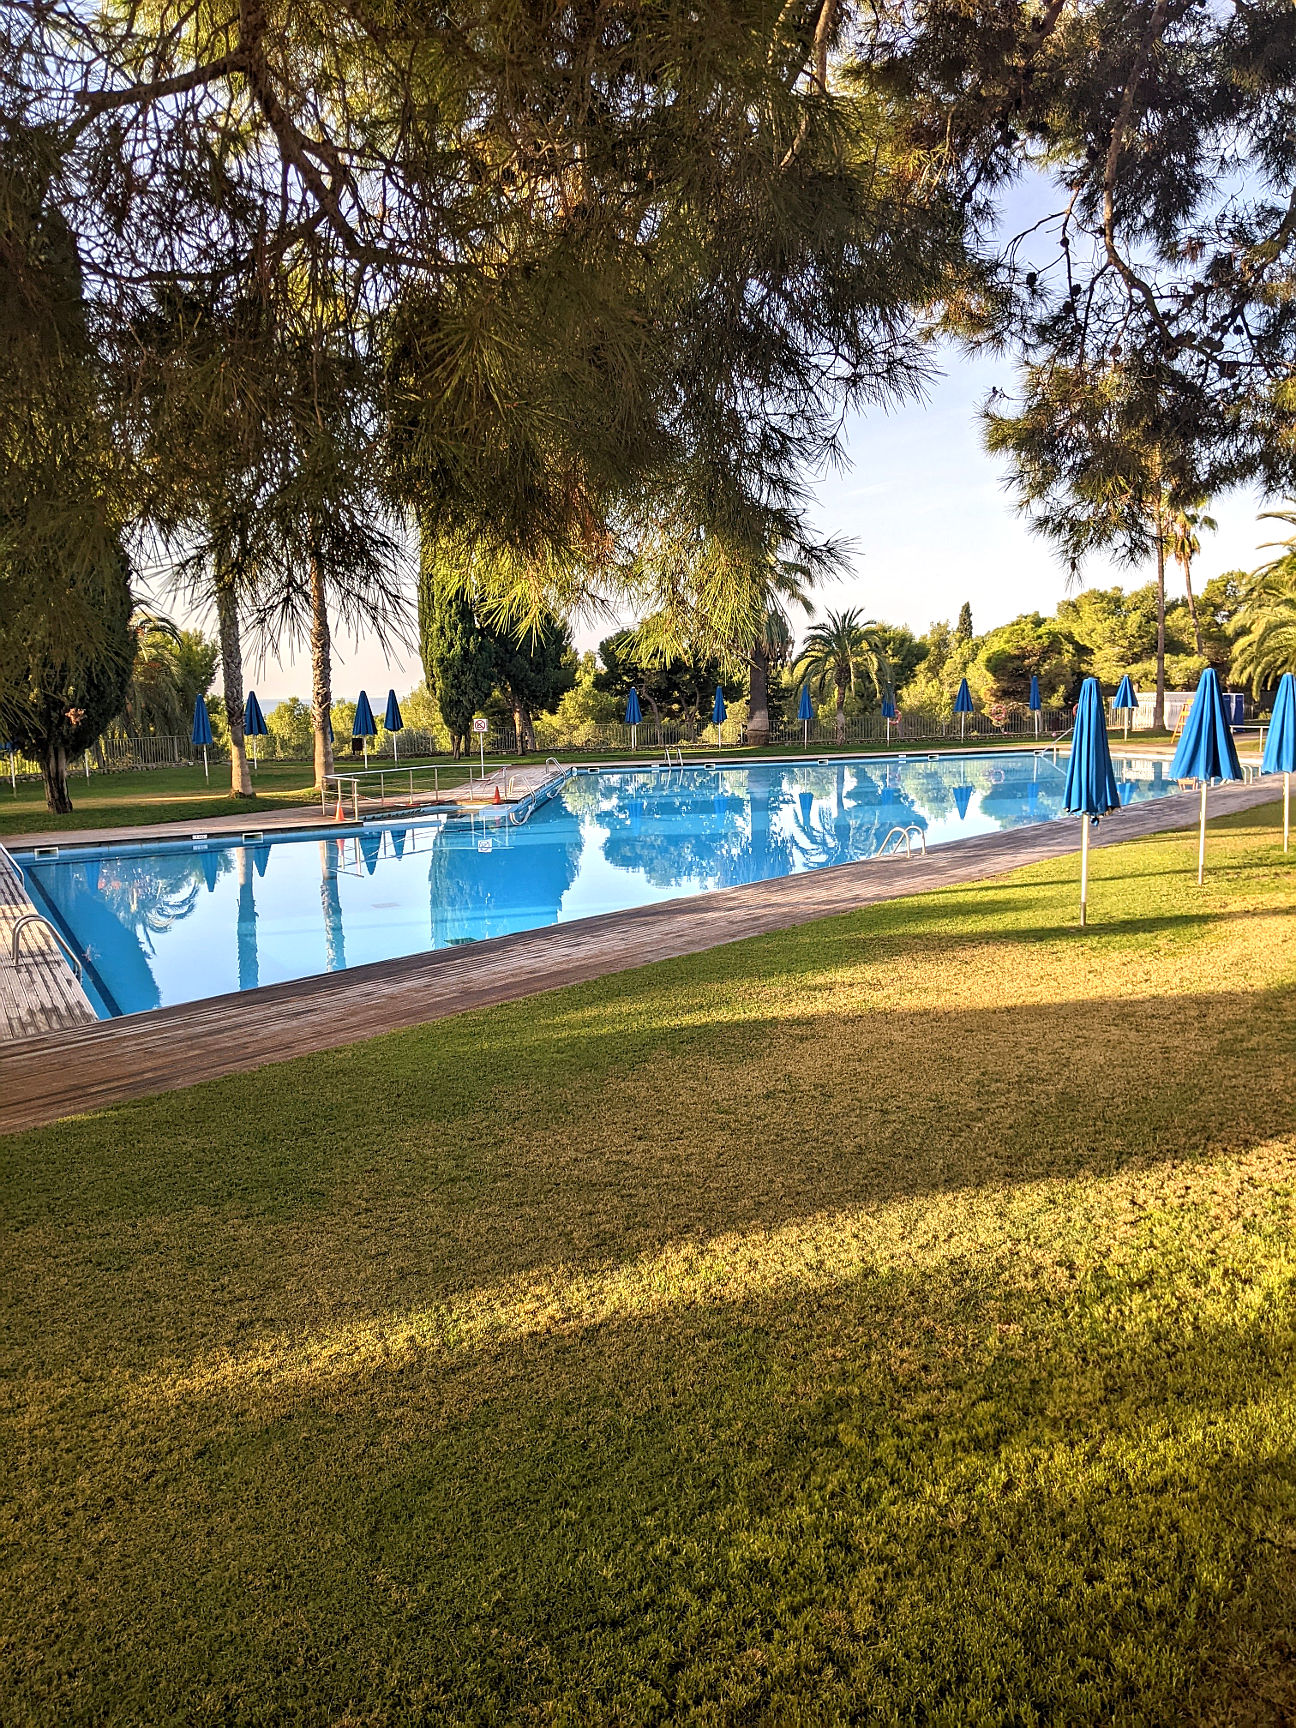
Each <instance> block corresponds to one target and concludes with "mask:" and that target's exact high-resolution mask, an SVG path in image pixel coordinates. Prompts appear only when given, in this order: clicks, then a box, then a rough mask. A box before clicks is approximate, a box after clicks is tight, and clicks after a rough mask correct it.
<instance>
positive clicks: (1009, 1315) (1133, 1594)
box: [0, 808, 1296, 1724]
mask: <svg viewBox="0 0 1296 1728" xmlns="http://www.w3.org/2000/svg"><path fill="white" fill-rule="evenodd" d="M1274 836H1275V827H1274V811H1273V809H1272V808H1271V809H1268V810H1265V809H1262V810H1258V811H1253V812H1249V813H1247V814H1245V815H1244V816H1241V817H1236V818H1230V819H1228V820H1227V821H1225V822H1223V823H1215V824H1212V838H1211V854H1210V860H1211V876H1210V879H1209V882H1208V886H1207V888H1206V889H1205V890H1204V891H1199V890H1197V889H1196V887H1195V884H1194V883H1193V881H1192V879H1191V875H1190V870H1191V867H1192V864H1193V862H1194V856H1195V854H1194V841H1193V838H1192V836H1190V835H1173V836H1169V837H1166V838H1162V839H1158V840H1154V841H1149V842H1144V843H1132V844H1128V845H1124V846H1119V847H1115V848H1112V849H1110V850H1104V851H1101V852H1098V853H1096V854H1095V855H1094V857H1093V860H1092V870H1093V883H1092V888H1091V906H1092V908H1093V912H1094V915H1095V917H1097V918H1099V919H1100V920H1101V922H1100V923H1098V924H1097V925H1095V926H1094V927H1093V928H1092V929H1091V931H1090V932H1089V933H1088V935H1087V936H1083V937H1082V936H1080V935H1079V933H1078V932H1076V931H1075V930H1074V929H1073V928H1072V927H1071V920H1072V919H1073V917H1074V899H1075V881H1074V874H1075V864H1074V860H1068V861H1065V862H1060V863H1050V864H1046V865H1040V866H1036V867H1033V868H1032V869H1029V870H1026V871H1023V872H1019V873H1018V874H1016V875H1014V876H1012V877H1008V878H1005V879H1003V880H1002V881H1000V882H996V883H994V884H990V885H987V886H984V887H979V888H977V889H975V890H970V889H967V888H955V889H951V890H948V891H945V892H942V893H936V894H932V895H928V896H924V897H922V898H918V899H914V900H912V901H907V902H905V901H900V902H892V903H890V904H888V905H886V906H883V907H879V908H875V909H871V910H868V911H866V912H862V913H858V914H854V915H851V916H849V917H846V918H840V919H833V920H827V921H824V922H823V923H820V924H817V925H813V926H809V927H803V928H801V929H799V930H795V931H791V932H787V933H784V934H781V935H777V936H771V937H762V938H759V939H756V940H753V941H748V942H744V943H741V944H736V945H734V946H732V947H730V948H727V949H722V950H718V951H714V952H712V953H709V954H706V955H702V956H699V957H696V958H693V959H689V960H683V961H672V962H667V963H663V964H661V965H658V966H655V967H651V968H646V969H644V970H642V971H638V972H634V973H630V974H626V975H623V976H621V977H618V978H612V979H608V980H605V981H602V982H600V983H598V984H596V985H587V986H582V987H579V988H576V989H571V990H566V991H562V992H559V993H555V994H553V995H551V996H548V997H543V998H539V999H533V1000H531V1001H529V1002H523V1003H518V1004H513V1005H509V1006H506V1007H502V1008H498V1009H494V1010H491V1011H489V1012H486V1013H481V1014H477V1015H472V1016H465V1017H463V1018H461V1019H459V1020H455V1021H445V1022H440V1023H438V1024H436V1025H433V1026H430V1027H427V1028H424V1029H420V1030H418V1031H415V1032H407V1033H399V1034H394V1035H392V1036H391V1037H389V1038H385V1039H381V1040H377V1041H374V1042H372V1043H369V1044H365V1045H358V1046H354V1047H352V1048H350V1049H348V1050H344V1051H340V1052H335V1053H332V1054H328V1055H323V1056H317V1057H311V1058H307V1059H303V1060H301V1061H299V1062H295V1063H291V1064H288V1065H285V1066H282V1067H278V1068H274V1069H268V1070H264V1071H262V1072H261V1073H259V1074H256V1075H252V1076H248V1077H240V1078H238V1079H233V1080H228V1081H220V1082H215V1083H211V1084H208V1085H205V1086H200V1087H197V1088H194V1089H193V1090H191V1091H189V1092H185V1093H176V1094H169V1095H167V1096H165V1097H162V1098H159V1099H156V1100H151V1101H149V1102H147V1103H143V1104H134V1105H127V1106H123V1107H120V1108H118V1109H116V1110H113V1111H111V1112H108V1113H105V1114H103V1115H100V1116H98V1117H95V1118H86V1119H83V1120H80V1121H77V1122H73V1123H68V1124H63V1125H60V1126H57V1127H53V1128H49V1129H44V1130H40V1131H38V1132H35V1133H30V1134H26V1135H22V1136H15V1137H12V1138H10V1139H8V1140H5V1141H3V1142H0V1152H2V1154H3V1159H4V1171H5V1188H4V1192H5V1195H6V1222H7V1226H8V1229H7V1233H6V1237H5V1257H6V1264H5V1266H4V1268H3V1285H2V1288H3V1291H4V1296H3V1300H4V1302H5V1304H6V1308H5V1314H4V1329H3V1333H2V1334H0V1339H2V1341H3V1350H4V1354H5V1369H6V1372H5V1380H4V1383H5V1386H6V1394H5V1398H6V1410H5V1419H6V1425H7V1428H8V1434H7V1443H6V1454H7V1457H8V1459H9V1460H10V1463H9V1467H8V1471H7V1474H6V1478H5V1486H4V1499H5V1513H4V1566H5V1574H6V1577H5V1589H6V1601H7V1614H6V1620H7V1630H6V1632H5V1633H4V1634H3V1641H2V1642H0V1697H3V1698H4V1699H5V1700H6V1703H5V1704H4V1706H3V1707H0V1709H2V1710H3V1713H4V1715H5V1718H6V1720H12V1721H14V1722H49V1723H54V1722H60V1723H63V1722H68V1721H87V1722H88V1721H95V1722H114V1723H115V1722H122V1723H125V1722H163V1721H177V1720H185V1721H192V1722H217V1721H219V1722H257V1723H261V1722H269V1721H280V1720H292V1721H301V1722H308V1723H339V1722H346V1723H357V1724H358V1723H365V1724H371V1723H372V1724H378V1723H381V1724H388V1723H390V1724H404V1723H417V1722H428V1723H432V1722H473V1723H497V1722H498V1723H504V1722H510V1723H512V1722H528V1723H576V1722H582V1723H614V1722H617V1723H620V1722H673V1721H693V1722H698V1723H708V1724H709V1723H717V1724H718V1723H748V1722H778V1723H783V1722H795V1723H801V1722H816V1723H835V1722H847V1721H852V1722H854V1721H877V1722H884V1723H885V1722H915V1723H917V1722H922V1723H936V1722H939V1723H950V1724H955V1723H958V1724H962V1723H976V1724H980V1723H987V1724H988V1723H1023V1724H1027V1723H1042V1722H1056V1723H1094V1724H1097V1723H1109V1722H1122V1723H1125V1722H1127V1723H1143V1722H1172V1721H1173V1722H1180V1721H1197V1722H1210V1723H1215V1722H1242V1723H1262V1722H1264V1723H1280V1722H1286V1721H1290V1720H1291V1718H1292V1714H1293V1712H1296V1666H1294V1660H1293V1659H1294V1657H1296V1479H1294V1477H1293V1469H1292V1465H1293V1459H1292V1451H1293V1441H1294V1438H1296V1392H1294V1390H1293V1384H1294V1383H1293V1366H1294V1356H1296V1351H1294V1345H1296V1310H1294V1306H1293V1273H1294V1271H1296V1253H1294V1252H1293V1240H1292V1211H1293V1176H1294V1175H1296V1087H1294V1086H1293V1082H1292V1074H1293V1072H1296V1004H1294V998H1293V992H1292V985H1293V982H1294V974H1296V963H1294V962H1293V956H1292V932H1293V915H1294V914H1296V896H1294V895H1293V891H1292V874H1291V868H1292V867H1291V864H1290V862H1284V861H1283V859H1282V857H1281V853H1280V852H1279V850H1278V848H1277V846H1276V845H1275V840H1274Z"/></svg>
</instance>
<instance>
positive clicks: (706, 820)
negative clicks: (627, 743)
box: [598, 764, 927, 888]
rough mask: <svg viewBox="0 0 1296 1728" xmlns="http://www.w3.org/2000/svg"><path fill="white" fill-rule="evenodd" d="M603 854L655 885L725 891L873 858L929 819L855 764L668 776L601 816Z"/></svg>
mask: <svg viewBox="0 0 1296 1728" xmlns="http://www.w3.org/2000/svg"><path fill="white" fill-rule="evenodd" d="M598 821H599V824H600V825H601V826H602V827H604V828H606V829H607V830H608V833H607V837H606V839H605V840H604V842H603V856H604V858H605V859H606V860H607V862H608V863H609V864H611V865H613V866H614V867H616V868H617V869H620V870H637V871H642V873H643V874H644V875H645V876H646V878H647V879H648V881H649V882H651V883H652V884H653V886H654V887H659V888H670V887H680V886H684V885H686V884H689V883H695V884H696V885H697V886H698V887H703V886H707V887H716V888H727V887H732V886H736V885H740V884H742V883H745V882H761V881H766V880H768V879H769V878H771V877H775V876H786V875H790V874H791V873H792V872H794V871H797V870H814V869H821V868H822V867H823V866H825V865H828V864H846V863H852V862H855V861H857V860H860V859H864V858H872V857H873V856H874V855H875V854H876V852H877V850H878V848H879V846H880V845H881V843H882V841H883V840H884V839H885V837H886V835H887V834H888V832H889V831H890V830H891V829H892V828H895V827H905V826H908V825H909V824H913V825H915V826H917V827H919V828H923V829H925V828H926V825H927V823H926V818H925V817H924V816H923V815H922V814H921V813H920V812H919V811H918V810H917V809H916V808H915V807H914V805H913V803H912V801H911V800H910V799H909V798H908V797H906V796H905V794H904V793H903V792H902V791H901V790H900V788H899V787H898V786H897V785H894V784H891V785H888V784H887V783H886V782H885V780H884V779H882V778H881V777H877V776H874V775H872V774H870V773H869V772H868V771H867V770H865V769H863V768H861V767H859V766H850V767H848V766H846V765H844V764H839V765H833V766H828V767H824V768H814V769H810V770H806V769H804V768H803V769H798V770H795V771H789V772H788V773H786V774H783V775H777V776H773V777H769V776H767V775H766V774H764V773H761V774H759V775H753V774H747V773H744V772H742V771H736V772H735V771H730V772H728V773H726V774H724V775H716V776H715V777H714V778H707V777H705V776H700V775H696V774H689V775H687V776H685V777H675V776H671V775H668V774H662V775H660V776H658V777H657V778H656V780H654V781H648V780H644V781H643V782H641V783H640V784H638V785H636V786H635V787H634V788H633V789H632V791H631V793H630V796H629V797H625V796H624V795H622V796H620V797H618V798H617V800H616V801H615V802H608V803H606V804H605V805H604V806H603V807H602V808H601V809H600V811H599V814H598Z"/></svg>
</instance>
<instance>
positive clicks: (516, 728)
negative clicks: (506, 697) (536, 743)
mask: <svg viewBox="0 0 1296 1728" xmlns="http://www.w3.org/2000/svg"><path fill="white" fill-rule="evenodd" d="M513 732H514V736H515V737H516V738H517V753H518V755H519V756H525V755H526V747H527V746H526V710H525V708H524V707H523V706H522V704H521V703H520V702H515V703H514V704H513Z"/></svg>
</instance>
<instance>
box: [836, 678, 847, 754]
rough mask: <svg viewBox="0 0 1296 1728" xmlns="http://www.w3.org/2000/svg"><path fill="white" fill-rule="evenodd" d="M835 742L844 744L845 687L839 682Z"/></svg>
mask: <svg viewBox="0 0 1296 1728" xmlns="http://www.w3.org/2000/svg"><path fill="white" fill-rule="evenodd" d="M837 742H838V743H839V744H844V743H845V742H846V686H845V685H844V684H843V683H841V682H840V680H839V681H838V684H837Z"/></svg>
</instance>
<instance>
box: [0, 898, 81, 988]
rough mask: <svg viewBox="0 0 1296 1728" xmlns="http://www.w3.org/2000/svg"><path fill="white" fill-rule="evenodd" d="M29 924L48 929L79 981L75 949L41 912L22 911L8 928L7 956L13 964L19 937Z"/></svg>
mask: <svg viewBox="0 0 1296 1728" xmlns="http://www.w3.org/2000/svg"><path fill="white" fill-rule="evenodd" d="M29 924H38V925H40V926H42V927H43V928H44V929H46V930H48V931H49V933H50V935H51V936H52V937H53V938H54V940H55V941H56V942H57V943H58V945H59V947H60V948H61V949H62V950H63V952H64V953H65V954H66V955H67V957H68V959H69V960H70V961H71V962H72V970H73V971H74V972H75V973H76V975H77V980H78V982H79V981H80V979H81V978H82V976H83V974H82V970H81V957H80V955H78V953H77V951H76V949H75V948H73V946H72V944H71V943H70V942H69V941H68V939H67V937H66V936H65V935H64V934H63V932H62V931H61V930H60V929H59V927H58V925H57V924H52V923H51V922H50V920H49V919H48V918H47V917H46V916H45V914H44V913H43V912H24V913H23V915H22V917H21V918H15V919H14V921H13V924H12V926H11V928H10V942H9V958H10V959H11V960H12V961H13V963H14V965H15V966H16V965H17V964H18V957H19V948H20V941H19V939H20V937H21V936H22V933H23V931H24V930H25V929H26V928H27V927H28V925H29Z"/></svg>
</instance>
